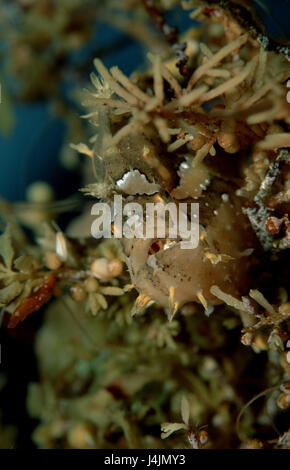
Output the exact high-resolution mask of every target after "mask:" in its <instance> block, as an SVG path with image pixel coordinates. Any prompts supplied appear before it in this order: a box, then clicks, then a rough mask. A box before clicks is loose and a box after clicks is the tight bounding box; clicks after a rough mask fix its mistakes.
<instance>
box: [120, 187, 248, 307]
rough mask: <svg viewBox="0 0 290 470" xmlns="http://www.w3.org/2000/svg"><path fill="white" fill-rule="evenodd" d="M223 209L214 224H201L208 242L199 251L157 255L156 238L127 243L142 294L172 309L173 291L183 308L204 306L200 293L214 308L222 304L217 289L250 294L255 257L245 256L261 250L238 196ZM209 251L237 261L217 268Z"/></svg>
mask: <svg viewBox="0 0 290 470" xmlns="http://www.w3.org/2000/svg"><path fill="white" fill-rule="evenodd" d="M217 210H218V212H217V214H216V215H214V216H213V217H212V218H211V220H210V221H209V223H208V224H207V223H206V220H204V221H202V220H201V222H204V223H203V224H202V225H203V227H204V228H205V233H206V237H205V238H204V239H203V240H200V242H199V245H198V247H197V248H195V249H182V248H181V246H180V243H176V244H175V245H173V246H171V247H170V248H168V249H166V250H164V249H162V246H161V249H160V250H159V251H158V252H157V253H156V254H150V253H151V252H152V251H151V248H150V247H152V245H153V244H154V246H155V240H154V239H151V240H142V239H134V240H126V241H125V242H124V243H125V247H126V251H127V255H128V266H129V270H130V273H131V278H132V282H133V283H134V285H135V287H136V289H137V290H138V291H139V293H141V294H145V295H147V296H148V297H150V298H151V299H152V300H154V301H155V302H156V303H157V304H159V305H161V306H163V307H168V306H169V290H170V288H172V287H173V288H174V302H177V304H178V306H179V307H180V306H182V305H184V304H186V303H188V302H191V301H199V298H198V296H197V294H198V293H202V295H203V296H204V298H205V299H206V301H207V303H208V305H216V304H219V303H221V302H220V301H219V299H217V298H216V297H215V296H214V295H212V294H211V293H210V288H211V286H212V285H217V286H218V287H219V288H220V289H222V290H223V291H224V292H226V293H228V294H231V295H240V294H241V293H244V292H246V291H247V285H248V271H249V268H250V266H251V264H252V263H253V256H254V255H250V256H249V255H248V256H247V254H244V253H243V252H245V250H247V249H250V248H255V247H256V240H255V238H254V235H253V233H252V231H251V229H250V227H249V224H248V222H247V219H246V218H245V216H244V215H243V214H242V212H241V207H240V203H239V200H238V198H237V197H236V196H234V195H232V196H231V197H230V200H229V201H226V202H224V201H222V200H220V205H219V207H218V209H217ZM208 252H209V253H211V254H214V255H219V254H224V255H229V256H231V257H233V258H234V259H227V260H226V261H219V262H218V263H216V264H213V263H212V262H211V261H210V260H209V259H207V258H206V257H205V254H206V253H208ZM152 257H155V261H156V263H155V261H154V265H155V268H153V267H152ZM148 261H149V264H150V265H149V264H148ZM150 261H151V262H150Z"/></svg>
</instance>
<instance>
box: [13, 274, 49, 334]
mask: <svg viewBox="0 0 290 470" xmlns="http://www.w3.org/2000/svg"><path fill="white" fill-rule="evenodd" d="M55 281H56V277H55V276H53V274H49V275H48V276H47V277H46V278H45V279H44V282H43V284H42V285H41V287H40V288H39V289H38V290H37V291H36V292H34V293H33V294H32V295H30V296H29V297H26V298H25V299H23V300H22V301H21V303H20V305H18V307H17V308H16V310H15V312H14V313H13V314H12V315H11V316H10V319H9V322H8V328H15V327H16V326H17V325H18V323H20V322H22V321H23V320H25V318H26V317H28V315H30V314H31V313H33V312H36V311H37V310H39V309H40V308H41V307H42V306H43V305H44V304H45V303H46V302H48V301H49V300H50V298H51V296H52V291H53V287H54V284H55Z"/></svg>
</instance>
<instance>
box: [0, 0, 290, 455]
mask: <svg viewBox="0 0 290 470" xmlns="http://www.w3.org/2000/svg"><path fill="white" fill-rule="evenodd" d="M12 3H13V4H15V5H14V6H15V7H16V5H18V6H17V8H18V9H17V10H15V11H17V12H18V13H17V15H18V16H17V15H16V17H17V18H18V19H19V18H24V21H23V20H21V21H20V23H17V24H21V25H22V28H21V29H19V28H16V29H17V33H16V29H15V27H13V23H10V22H9V21H8V23H7V22H6V23H5V22H4V23H5V24H6V27H7V28H8V32H9V38H8V40H7V37H6V40H7V43H8V44H9V48H10V49H11V51H12V54H11V55H10V56H9V60H8V59H7V60H8V63H6V64H5V70H6V72H5V73H6V74H8V75H9V74H12V75H13V74H16V75H17V76H18V79H19V82H20V84H19V89H17V90H13V89H11V90H10V99H11V101H13V100H14V101H18V100H20V101H33V100H35V99H38V98H39V97H40V96H42V97H43V96H45V97H46V98H47V99H50V100H52V102H53V103H54V105H55V109H54V111H55V112H57V113H59V114H60V115H61V116H62V117H63V118H64V119H66V120H67V122H68V128H69V130H68V136H67V138H66V141H65V143H64V147H65V150H62V152H68V153H66V155H67V156H68V155H69V152H72V153H71V154H70V155H71V156H72V155H75V153H76V152H79V153H80V155H81V157H77V158H82V160H79V161H81V167H82V169H81V170H80V171H81V175H82V180H83V185H82V186H83V187H82V188H76V189H80V191H81V194H82V201H83V204H82V210H81V214H80V215H78V216H74V217H73V218H71V220H70V222H69V223H68V224H67V225H66V227H65V228H62V229H61V228H60V226H59V225H58V224H59V223H60V218H61V214H63V213H64V212H65V211H66V210H69V209H70V207H71V205H72V206H73V205H74V199H73V198H72V199H71V198H68V199H67V200H64V201H54V200H53V196H52V193H51V188H50V187H49V186H48V185H44V184H38V185H36V186H35V185H34V186H32V187H31V188H30V192H29V201H30V202H29V203H24V202H23V203H21V204H20V203H17V204H16V203H15V204H14V203H10V202H8V201H4V200H3V199H1V201H0V212H1V220H2V222H3V224H2V226H1V229H3V230H2V234H1V236H0V306H1V329H2V331H5V334H11V335H13V334H15V333H14V332H16V333H17V331H20V332H21V331H23V330H21V328H24V327H25V324H29V322H30V321H31V320H32V319H33V318H35V317H36V316H37V315H39V314H40V312H39V313H37V312H38V311H40V310H41V311H44V317H43V320H42V321H41V325H40V326H39V327H38V329H37V331H36V333H35V340H34V343H33V344H34V350H35V356H36V361H37V366H38V379H37V380H35V381H33V382H30V383H29V385H28V390H27V397H26V409H27V413H28V415H29V416H30V417H31V418H32V419H33V420H34V421H33V422H34V423H35V425H34V430H33V432H32V436H31V439H32V441H33V443H34V445H35V446H37V447H39V448H50V449H54V448H65V449H75V448H76V449H80V448H88V449H89V448H92V449H100V448H106V449H110V448H112V449H113V448H120V449H126V448H147V449H150V448H169V449H170V448H192V449H201V448H206V449H243V448H247V449H266V448H271V449H278V448H283V449H289V448H290V423H289V417H290V413H289V410H290V357H289V356H290V352H289V351H290V300H289V248H290V221H289V204H290V200H289V194H290V186H289V175H290V152H289V147H290V130H289V124H290V114H289V110H290V103H289V101H290V100H289V99H287V81H288V79H289V76H290V67H289V46H288V40H287V39H286V38H285V37H284V36H283V34H284V33H283V34H281V35H280V36H279V38H277V37H273V36H271V35H267V31H266V30H265V27H264V26H263V24H262V22H261V19H260V17H259V15H258V13H257V12H256V10H255V9H254V8H253V5H252V3H256V2H248V1H239V0H237V1H229V2H223V1H207V2H206V1H191V0H188V1H183V2H179V1H168V0H160V1H153V0H143V1H137V0H126V1H125V2H124V4H123V5H122V7H120V3H118V2H114V1H107V2H103V5H102V8H101V7H100V6H99V4H98V2H94V1H93V0H91V1H89V0H86V1H85V2H80V1H65V2H61V3H60V2H53V1H49V0H46V1H40V2H33V1H20V0H19V1H18V2H16V1H15V2H11V3H10V5H11V4H12ZM259 3H262V4H263V2H259ZM268 3H269V2H268ZM84 4H85V5H84ZM264 6H265V5H264ZM176 8H178V9H182V10H183V14H186V15H187V17H188V19H189V23H187V24H188V25H189V26H187V28H186V30H184V31H182V32H180V31H178V29H177V28H176V27H174V26H172V24H171V22H170V19H172V17H173V18H174V15H172V16H170V13H174V11H175V9H176ZM1 9H2V10H3V11H1V10H0V12H1V13H5V15H6V16H5V15H4V16H3V17H2V16H1V20H3V18H5V17H7V15H8V14H11V11H10V10H9V8H8V7H7V5H6V7H5V2H4V3H3V5H2V6H1ZM21 11H22V15H23V16H21V15H20V13H19V12H21ZM19 15H20V16H19ZM94 15H96V16H97V15H102V19H103V20H104V21H107V22H108V24H109V23H110V22H111V24H113V25H114V26H115V27H118V28H120V29H121V30H122V31H124V30H125V31H126V32H127V34H128V35H131V36H132V37H133V38H134V40H138V41H139V42H140V43H141V44H142V46H143V47H144V48H145V50H146V52H147V62H146V63H145V64H143V66H142V68H140V67H136V70H134V72H133V73H132V74H131V75H128V74H126V73H124V71H123V70H122V67H121V66H120V67H119V66H113V67H107V66H106V65H105V60H103V57H101V58H98V57H97V58H95V59H94V60H93V59H92V62H93V65H94V68H95V70H94V72H92V73H91V74H90V79H91V82H90V83H89V84H86V90H85V91H82V90H81V89H79V90H77V91H75V92H74V97H75V100H76V101H77V100H78V103H79V101H81V102H82V106H83V112H82V116H81V117H79V116H77V117H76V111H75V109H74V107H73V105H71V104H68V102H67V101H66V100H64V99H63V97H62V95H61V93H60V86H59V83H60V81H61V77H62V76H63V77H67V74H70V73H73V68H74V67H75V68H76V72H75V73H76V75H77V76H78V77H80V78H79V79H80V83H79V84H80V85H81V84H83V83H85V81H86V78H87V77H88V75H89V71H90V65H88V64H87V63H85V64H82V65H81V66H78V65H74V63H73V62H72V63H71V62H70V61H69V59H68V55H69V53H70V52H71V51H72V50H73V49H75V48H76V49H78V48H80V47H81V46H82V45H83V44H86V43H87V42H89V40H90V39H91V37H92V35H93V31H94V22H93V20H92V18H93V16H94ZM40 18H41V21H40ZM76 18H77V21H76ZM134 21H136V25H137V26H136V25H135V26H134V25H133V23H134ZM131 24H132V27H131V26H130V25H131ZM130 28H131V30H130ZM288 39H289V38H288ZM44 43H45V44H49V50H50V53H49V54H48V55H45V54H42V53H41V54H40V53H39V51H38V48H39V47H41V44H44ZM43 47H44V50H47V48H46V46H43ZM39 57H41V58H43V61H40V62H39ZM26 74H27V75H26ZM82 88H83V87H82ZM1 120H3V117H2V118H1ZM1 122H2V121H1ZM3 122H4V129H2V130H5V122H6V121H5V117H4V121H3ZM6 130H7V129H6ZM68 140H70V142H71V145H70V146H69V144H68ZM78 168H79V167H78ZM116 197H117V198H119V200H121V201H122V203H124V204H125V203H128V202H134V203H138V204H139V207H141V208H144V209H145V208H146V207H147V205H148V204H149V203H152V202H154V203H155V204H156V203H159V204H160V206H162V205H165V204H167V203H173V204H179V203H186V204H189V205H190V204H192V203H195V204H199V243H198V246H197V247H194V248H189V249H183V248H182V242H183V241H184V238H183V236H182V235H180V236H179V237H173V236H172V234H171V233H170V230H169V228H168V227H166V230H165V232H164V234H163V236H162V237H161V238H160V237H157V236H155V233H153V234H152V235H151V236H150V237H143V238H130V239H128V238H126V237H125V236H123V234H119V233H117V232H118V231H117V225H118V220H117V219H118V216H119V214H118V213H116V212H114V213H113V214H112V219H111V220H110V228H111V233H112V236H111V238H108V239H106V238H100V239H96V238H94V237H93V236H92V235H91V227H92V223H93V221H94V219H95V217H94V214H93V213H91V206H92V204H94V203H95V202H102V203H107V204H113V201H115V200H116ZM78 204H79V199H78ZM127 216H128V214H127ZM187 216H188V217H189V216H190V215H189V213H188V214H187ZM124 221H125V222H126V215H124ZM135 223H136V226H138V227H139V228H140V227H143V224H144V223H145V217H144V215H143V213H142V214H139V215H138V217H137V218H136V219H135ZM19 367H20V368H22V369H23V368H25V364H21V361H20V360H19ZM15 373H16V374H17V371H15ZM8 385H9V384H8ZM5 387H7V383H5V374H1V375H0V389H1V388H3V389H4V388H5ZM2 406H3V409H4V407H5V403H4V404H3V405H2V404H1V407H2ZM16 435H17V426H14V427H12V426H11V425H10V423H6V422H4V420H3V424H2V425H1V427H0V441H1V442H0V444H1V447H11V446H15V445H17V444H15V442H16V443H17V438H16V437H15V436H16Z"/></svg>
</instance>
